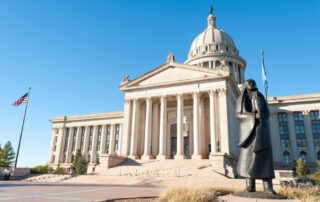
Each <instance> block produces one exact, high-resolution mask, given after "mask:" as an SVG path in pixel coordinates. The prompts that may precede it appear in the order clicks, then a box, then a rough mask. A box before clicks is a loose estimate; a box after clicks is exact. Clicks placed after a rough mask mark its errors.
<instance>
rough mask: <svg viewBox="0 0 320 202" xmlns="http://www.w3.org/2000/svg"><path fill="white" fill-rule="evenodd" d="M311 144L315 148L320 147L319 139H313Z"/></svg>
mask: <svg viewBox="0 0 320 202" xmlns="http://www.w3.org/2000/svg"><path fill="white" fill-rule="evenodd" d="M313 142H314V146H315V147H320V137H314V138H313Z"/></svg>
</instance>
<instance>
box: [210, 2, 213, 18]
mask: <svg viewBox="0 0 320 202" xmlns="http://www.w3.org/2000/svg"><path fill="white" fill-rule="evenodd" d="M212 11H213V7H212V0H211V4H210V14H211V15H212Z"/></svg>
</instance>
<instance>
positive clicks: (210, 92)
mask: <svg viewBox="0 0 320 202" xmlns="http://www.w3.org/2000/svg"><path fill="white" fill-rule="evenodd" d="M208 93H209V95H214V94H216V93H217V89H211V90H208Z"/></svg>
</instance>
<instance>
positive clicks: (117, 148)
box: [48, 14, 320, 173]
mask: <svg viewBox="0 0 320 202" xmlns="http://www.w3.org/2000/svg"><path fill="white" fill-rule="evenodd" d="M207 20H208V27H207V28H206V29H205V31H204V32H202V33H201V34H199V35H198V36H197V37H196V39H195V40H194V41H193V43H192V45H191V49H190V51H189V54H188V59H187V61H186V62H185V63H184V64H182V63H176V62H174V56H173V55H172V54H169V55H168V58H167V63H165V64H163V65H161V66H159V67H157V68H155V69H153V70H151V71H150V72H147V73H145V74H144V75H141V76H140V77H138V78H135V79H133V80H131V81H129V80H128V77H127V76H126V77H124V80H123V81H122V82H121V84H120V90H121V91H122V92H123V93H124V94H125V99H124V111H123V112H112V113H101V114H89V115H80V116H65V117H56V118H54V119H53V120H51V122H52V124H53V126H52V136H51V144H50V151H49V160H48V165H50V166H53V167H56V166H58V165H59V166H62V167H69V166H70V164H71V162H72V161H73V158H74V156H75V153H76V151H77V150H78V149H80V150H81V151H82V152H83V153H84V155H85V156H86V157H87V159H88V161H89V162H90V166H95V165H96V163H97V162H99V161H100V157H101V155H102V156H106V154H108V155H117V156H125V157H129V158H132V159H145V160H148V159H159V160H164V159H175V160H181V159H212V162H213V167H216V168H223V169H225V170H226V172H229V171H232V172H231V173H234V167H235V165H236V163H237V158H238V155H239V151H240V149H239V147H238V146H237V143H238V136H239V123H238V121H237V119H236V112H235V111H236V109H235V108H236V100H237V98H238V96H239V95H240V91H241V89H242V84H243V83H244V81H245V73H244V72H245V68H246V62H245V60H244V59H243V58H241V57H240V56H239V51H238V49H237V48H236V46H235V44H234V42H233V40H232V38H231V37H230V36H229V35H228V34H226V33H225V32H223V31H222V30H220V29H219V28H218V27H217V26H216V24H215V20H216V19H215V16H214V15H212V14H210V15H209V17H208V19H207ZM268 103H269V108H270V112H271V116H270V129H271V136H272V142H273V154H274V161H275V162H274V163H275V166H276V168H286V167H288V166H290V164H291V163H292V161H293V160H296V159H298V158H299V157H302V158H304V159H306V160H307V162H308V163H309V165H310V166H312V165H314V163H315V162H316V160H317V159H318V160H319V159H320V120H319V110H320V94H310V95H298V96H286V97H271V98H268ZM229 173H230V172H229Z"/></svg>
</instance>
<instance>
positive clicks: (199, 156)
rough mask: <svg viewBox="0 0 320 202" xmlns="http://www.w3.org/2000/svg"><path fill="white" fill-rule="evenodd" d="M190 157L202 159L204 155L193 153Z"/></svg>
mask: <svg viewBox="0 0 320 202" xmlns="http://www.w3.org/2000/svg"><path fill="white" fill-rule="evenodd" d="M191 159H193V160H201V159H204V157H203V156H202V155H201V154H193V155H192V157H191Z"/></svg>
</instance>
